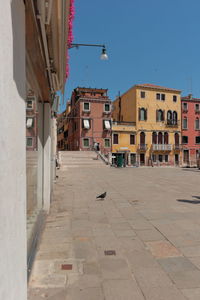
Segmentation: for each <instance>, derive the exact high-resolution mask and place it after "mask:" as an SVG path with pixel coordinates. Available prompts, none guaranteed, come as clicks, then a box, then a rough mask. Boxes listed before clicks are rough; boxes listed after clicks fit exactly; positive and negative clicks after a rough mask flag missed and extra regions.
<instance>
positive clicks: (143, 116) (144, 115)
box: [139, 107, 147, 121]
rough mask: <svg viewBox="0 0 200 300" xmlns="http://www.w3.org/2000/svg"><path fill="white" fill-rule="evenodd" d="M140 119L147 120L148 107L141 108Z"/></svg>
mask: <svg viewBox="0 0 200 300" xmlns="http://www.w3.org/2000/svg"><path fill="white" fill-rule="evenodd" d="M139 120H140V121H146V120H147V109H145V108H144V107H142V108H139Z"/></svg>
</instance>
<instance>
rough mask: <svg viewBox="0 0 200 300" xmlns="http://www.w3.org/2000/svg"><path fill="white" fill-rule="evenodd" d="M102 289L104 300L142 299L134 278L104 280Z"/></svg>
mask: <svg viewBox="0 0 200 300" xmlns="http://www.w3.org/2000/svg"><path fill="white" fill-rule="evenodd" d="M103 290H104V294H105V299H106V300H133V299H134V300H144V297H143V295H142V293H141V291H140V289H139V287H138V286H137V283H136V282H135V280H119V279H118V280H106V281H104V282H103Z"/></svg>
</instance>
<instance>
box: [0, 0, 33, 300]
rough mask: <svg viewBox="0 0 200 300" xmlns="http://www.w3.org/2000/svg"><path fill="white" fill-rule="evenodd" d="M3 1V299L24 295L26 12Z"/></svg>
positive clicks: (0, 147)
mask: <svg viewBox="0 0 200 300" xmlns="http://www.w3.org/2000/svg"><path fill="white" fill-rule="evenodd" d="M24 13H25V12H24V3H23V1H22V0H12V1H11V0H6V1H2V0H1V1H0V41H1V46H0V120H1V122H0V299H2V300H16V299H20V300H25V299H26V298H27V296H26V294H27V293H26V169H25V161H26V160H25V102H24V98H25V15H24Z"/></svg>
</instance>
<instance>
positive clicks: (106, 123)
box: [104, 120, 110, 129]
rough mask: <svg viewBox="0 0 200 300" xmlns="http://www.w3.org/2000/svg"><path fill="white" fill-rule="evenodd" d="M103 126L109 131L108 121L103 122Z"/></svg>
mask: <svg viewBox="0 0 200 300" xmlns="http://www.w3.org/2000/svg"><path fill="white" fill-rule="evenodd" d="M104 125H105V128H106V129H110V121H106V120H105V121H104Z"/></svg>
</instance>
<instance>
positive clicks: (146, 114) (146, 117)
mask: <svg viewBox="0 0 200 300" xmlns="http://www.w3.org/2000/svg"><path fill="white" fill-rule="evenodd" d="M145 120H147V108H146V109H145Z"/></svg>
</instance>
